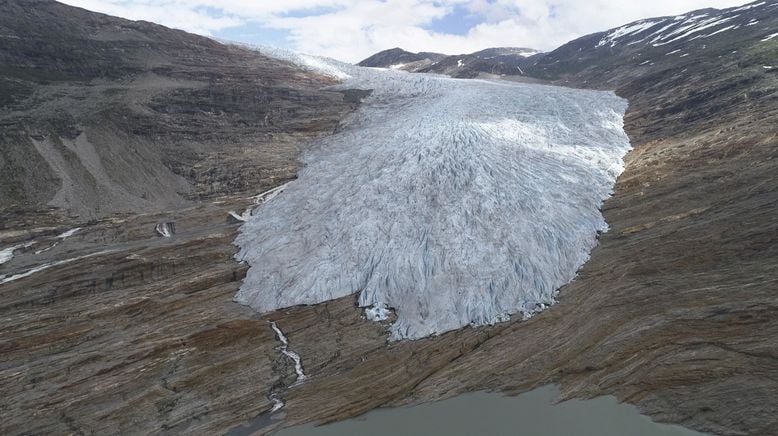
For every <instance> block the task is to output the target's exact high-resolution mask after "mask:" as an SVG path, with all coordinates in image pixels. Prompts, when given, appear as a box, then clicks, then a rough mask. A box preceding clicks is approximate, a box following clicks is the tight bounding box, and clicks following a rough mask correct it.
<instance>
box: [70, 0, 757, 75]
mask: <svg viewBox="0 0 778 436" xmlns="http://www.w3.org/2000/svg"><path fill="white" fill-rule="evenodd" d="M63 1H64V3H67V4H71V5H74V6H80V7H84V8H86V9H90V10H94V11H99V12H104V13H108V14H111V15H118V16H121V17H125V18H130V19H135V20H138V19H143V20H147V21H152V22H156V23H160V24H164V25H167V26H170V27H175V28H179V29H184V30H187V31H190V32H194V33H199V34H203V35H217V36H218V35H219V34H220V32H222V31H224V30H225V29H229V28H232V27H237V26H242V25H255V26H262V27H263V28H265V29H278V30H282V31H285V32H287V35H288V36H287V42H288V46H289V47H290V48H294V49H297V50H301V51H304V52H308V53H312V54H319V55H324V56H331V57H334V58H338V59H342V60H346V61H358V60H361V59H363V58H365V57H367V56H369V55H371V54H373V53H375V52H377V51H379V50H383V49H387V48H391V47H403V48H405V49H407V50H411V51H437V52H442V53H450V54H456V53H467V52H472V51H476V50H480V49H483V48H487V47H496V46H518V47H531V48H537V49H541V50H551V49H553V48H555V47H558V46H559V45H561V44H563V43H565V42H567V41H569V40H571V39H573V38H576V37H579V36H583V35H585V34H588V33H592V32H597V31H601V30H607V29H609V28H612V27H616V26H619V25H622V24H625V23H627V22H630V21H634V20H637V19H640V18H648V17H654V16H662V15H675V14H680V13H684V12H688V11H691V10H694V9H700V8H706V7H718V8H721V7H730V6H736V5H739V4H742V2H743V0H652V1H650V2H625V1H623V0H586V1H582V0H434V1H433V0H285V1H283V2H282V1H275V0H63ZM451 13H457V14H473V15H474V16H476V17H477V18H478V20H479V21H480V24H478V25H476V26H475V27H473V28H471V29H469V31H467V33H466V34H464V35H458V34H453V33H446V32H445V31H433V30H430V28H429V27H430V26H429V24H431V23H432V22H434V21H435V20H437V19H440V18H443V17H445V16H447V15H449V14H451ZM246 42H255V43H261V41H246Z"/></svg>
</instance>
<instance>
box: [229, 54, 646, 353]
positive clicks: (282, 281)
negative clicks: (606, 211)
mask: <svg viewBox="0 0 778 436" xmlns="http://www.w3.org/2000/svg"><path fill="white" fill-rule="evenodd" d="M259 50H260V51H261V52H264V53H265V54H268V55H270V56H274V57H277V58H281V59H283V60H287V61H290V62H293V63H296V64H297V65H300V66H303V67H305V68H309V69H311V70H313V71H316V72H320V73H324V74H329V75H331V76H333V77H336V78H338V79H340V80H341V81H342V82H341V84H340V85H337V86H336V87H334V88H335V89H365V90H368V89H369V90H372V91H373V92H372V93H371V94H370V96H369V97H367V98H366V99H365V100H364V102H363V104H362V105H361V107H360V108H359V109H358V110H357V111H356V112H355V113H353V114H352V115H350V116H349V117H348V118H347V119H346V120H344V121H343V123H342V125H341V126H340V127H339V129H338V130H337V132H335V133H334V134H333V135H331V136H329V137H326V138H322V139H320V140H317V141H316V142H315V143H314V144H312V145H311V146H309V147H307V150H306V151H305V152H304V154H303V156H302V158H301V159H302V163H303V166H302V170H301V171H300V173H299V175H298V178H297V179H296V180H294V181H292V182H291V183H289V184H287V185H285V186H284V188H283V192H281V193H279V195H277V196H275V197H274V198H272V199H271V200H268V201H265V202H263V203H261V204H259V205H258V206H256V209H255V210H253V211H252V213H251V214H246V222H245V223H244V224H243V225H242V226H241V227H240V230H239V235H238V237H237V239H236V241H235V243H236V245H237V246H238V247H239V249H240V250H239V252H238V253H237V254H236V259H238V260H240V261H246V262H247V263H248V264H249V270H248V272H247V275H246V278H245V280H244V282H243V284H242V286H241V288H240V290H239V291H238V293H237V295H236V296H235V301H237V302H239V303H242V304H246V305H249V306H251V307H252V308H254V309H255V310H257V311H258V312H261V313H264V312H270V311H274V310H277V309H281V308H285V307H290V306H295V305H301V304H316V303H321V302H324V301H327V300H332V299H336V298H339V297H344V296H347V295H351V294H357V293H358V294H359V296H358V304H359V306H360V307H363V308H366V310H367V314H368V315H370V318H371V319H375V320H378V321H382V320H386V319H387V318H388V316H387V315H386V311H387V308H388V309H391V310H393V311H394V313H395V314H396V318H395V319H394V320H393V321H392V324H391V327H390V332H391V337H392V339H395V340H400V339H418V338H422V337H426V336H430V335H435V334H441V333H444V332H446V331H450V330H454V329H458V328H461V327H464V326H468V325H474V326H477V325H487V324H494V323H497V322H501V321H505V320H507V319H509V317H510V316H511V315H513V314H522V315H523V316H525V317H528V316H531V315H532V314H534V313H536V312H538V311H540V310H542V309H544V308H546V307H548V306H550V305H552V304H553V303H554V302H555V301H556V296H557V293H558V290H559V288H560V287H562V286H564V285H565V284H567V283H569V282H570V281H572V280H573V279H574V278H575V276H576V273H577V271H578V269H579V268H580V267H581V266H582V265H583V264H584V263H585V262H586V260H587V259H588V256H589V253H590V251H591V250H592V249H593V248H594V246H595V245H596V244H597V236H598V233H600V232H604V231H607V229H608V226H607V224H606V222H605V220H604V218H603V216H602V214H601V212H600V206H601V205H602V202H603V201H604V200H605V199H606V198H608V197H609V196H610V195H612V190H613V186H614V184H615V181H616V178H617V177H618V176H619V174H620V173H621V172H622V171H623V169H624V166H623V157H624V155H625V154H626V153H627V151H629V150H630V148H631V147H630V143H629V139H628V137H627V135H626V134H625V133H624V130H623V115H624V112H625V110H626V107H627V102H626V101H625V100H623V99H621V98H619V97H617V96H616V95H615V94H614V93H612V92H603V91H590V90H579V89H571V88H563V87H554V86H544V85H534V84H522V83H514V82H507V81H484V80H461V79H452V78H448V77H444V76H436V75H424V74H412V73H406V72H401V71H394V70H389V69H375V68H362V67H356V66H353V65H350V64H345V63H340V62H337V61H334V60H330V59H324V58H316V57H312V56H305V55H299V54H296V53H292V52H286V51H282V50H276V49H268V48H260V49H259Z"/></svg>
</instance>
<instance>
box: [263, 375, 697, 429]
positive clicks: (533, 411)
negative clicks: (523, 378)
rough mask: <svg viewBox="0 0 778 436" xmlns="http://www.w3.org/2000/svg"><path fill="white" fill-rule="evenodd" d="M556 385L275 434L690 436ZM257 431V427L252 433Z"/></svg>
mask: <svg viewBox="0 0 778 436" xmlns="http://www.w3.org/2000/svg"><path fill="white" fill-rule="evenodd" d="M557 398H558V389H557V388H556V387H555V386H545V387H542V388H539V389H536V390H534V391H531V392H527V393H524V394H521V395H518V396H515V397H508V396H504V395H502V394H498V393H485V392H476V393H470V394H464V395H460V396H458V397H455V398H451V399H448V400H444V401H439V402H435V403H425V404H420V405H416V406H408V407H399V408H391V409H377V410H374V411H371V412H369V413H367V414H365V415H363V416H360V417H358V418H354V419H351V420H347V421H343V422H338V423H334V424H330V425H325V426H320V427H314V426H313V425H306V426H300V427H292V428H287V429H284V430H281V431H279V432H278V433H274V434H275V435H278V436H351V435H370V436H384V435H386V436H390V435H391V436H397V435H446V436H482V435H490V436H502V435H505V436H508V435H510V436H525V435H526V436H569V435H575V436H626V435H629V436H692V435H697V436H699V435H702V433H698V432H695V431H692V430H688V429H686V428H684V427H681V426H678V425H670V424H659V423H656V422H653V421H651V419H650V418H648V417H647V416H644V415H641V414H640V413H639V412H638V409H637V408H636V407H634V406H632V405H629V404H623V403H622V404H620V403H619V402H618V401H617V400H616V398H615V397H610V396H605V397H598V398H595V399H591V400H570V401H565V402H563V403H558V404H554V403H555V401H556V399H557ZM254 430H255V431H256V430H258V429H257V428H255V429H254Z"/></svg>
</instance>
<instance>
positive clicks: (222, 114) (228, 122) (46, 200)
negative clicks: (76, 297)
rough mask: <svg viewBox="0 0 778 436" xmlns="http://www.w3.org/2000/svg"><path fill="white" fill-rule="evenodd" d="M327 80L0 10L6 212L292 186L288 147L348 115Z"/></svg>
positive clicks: (60, 14) (254, 57)
mask: <svg viewBox="0 0 778 436" xmlns="http://www.w3.org/2000/svg"><path fill="white" fill-rule="evenodd" d="M331 83H334V82H333V81H332V79H328V78H325V77H322V76H318V75H315V74H309V73H305V72H303V71H301V70H300V69H299V68H294V67H292V66H291V65H288V64H285V63H284V62H281V61H278V60H275V59H271V58H268V57H264V56H262V55H261V54H258V53H256V52H253V51H250V50H244V49H240V48H236V47H232V46H225V45H222V44H219V43H217V42H215V41H212V40H210V39H207V38H202V37H199V36H195V35H190V34H187V33H185V32H181V31H176V30H171V29H167V28H165V27H162V26H158V25H155V24H151V23H144V22H130V21H127V20H122V19H118V18H112V17H108V16H105V15H100V14H95V13H91V12H87V11H85V10H82V9H78V8H72V7H68V6H65V5H62V4H59V3H56V2H54V1H48V0H24V1H2V2H0V96H2V97H0V99H1V100H0V125H1V126H2V132H3V133H2V136H0V150H2V160H0V166H2V172H0V204H2V210H3V213H5V214H10V212H12V211H14V210H19V209H20V208H21V209H39V208H41V207H45V206H46V205H50V206H57V207H60V208H64V209H65V210H68V211H69V212H71V213H74V214H76V215H79V216H81V218H82V219H83V218H95V217H102V216H106V215H110V214H112V213H116V212H138V211H150V210H157V211H158V210H164V209H166V208H171V207H181V206H183V205H185V204H186V203H187V200H190V199H200V198H207V197H213V196H215V195H220V194H228V193H234V192H241V191H246V190H249V189H260V190H261V189H262V188H263V187H267V186H271V185H273V184H276V183H278V182H279V181H283V180H287V179H289V178H292V177H294V175H295V173H296V155H297V150H296V145H295V144H296V143H298V142H299V141H301V140H303V139H306V138H310V137H313V136H316V135H319V134H323V133H329V132H331V131H333V130H334V129H335V127H336V125H337V122H338V120H339V119H340V118H341V117H342V116H343V115H344V114H345V113H347V112H348V111H350V110H351V109H352V108H353V105H352V104H351V103H348V102H346V101H344V99H343V97H342V95H340V94H338V93H331V92H323V91H320V89H321V88H322V87H323V86H325V85H327V84H331ZM9 221H10V218H9Z"/></svg>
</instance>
